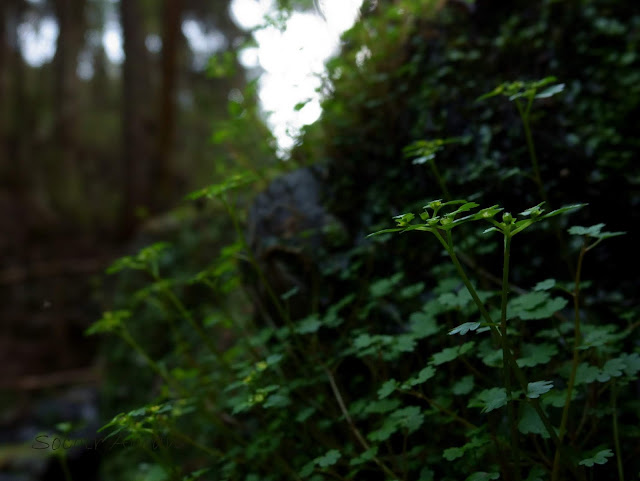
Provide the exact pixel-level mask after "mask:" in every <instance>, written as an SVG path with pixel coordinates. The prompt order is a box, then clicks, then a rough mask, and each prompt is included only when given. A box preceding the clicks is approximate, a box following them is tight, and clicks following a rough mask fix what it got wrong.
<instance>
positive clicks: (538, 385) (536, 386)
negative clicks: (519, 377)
mask: <svg viewBox="0 0 640 481" xmlns="http://www.w3.org/2000/svg"><path fill="white" fill-rule="evenodd" d="M551 389H553V382H552V381H535V382H530V383H529V385H528V386H527V397H528V398H530V399H535V398H539V397H540V395H541V394H544V393H546V392H548V391H551Z"/></svg>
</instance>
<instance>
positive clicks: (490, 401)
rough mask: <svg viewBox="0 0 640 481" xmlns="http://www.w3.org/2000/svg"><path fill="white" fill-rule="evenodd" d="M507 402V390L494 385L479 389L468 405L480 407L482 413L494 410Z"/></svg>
mask: <svg viewBox="0 0 640 481" xmlns="http://www.w3.org/2000/svg"><path fill="white" fill-rule="evenodd" d="M506 404H507V391H506V390H505V389H504V388H503V387H494V388H491V389H485V390H484V391H480V392H479V393H478V394H477V395H476V396H475V398H474V399H472V400H471V401H470V402H469V407H480V408H482V412H483V413H488V412H491V411H494V410H496V409H498V408H501V407H502V406H505V405H506Z"/></svg>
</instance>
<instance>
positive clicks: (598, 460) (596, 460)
mask: <svg viewBox="0 0 640 481" xmlns="http://www.w3.org/2000/svg"><path fill="white" fill-rule="evenodd" d="M612 456H613V451H611V450H610V449H603V450H602V451H598V452H597V453H596V454H595V455H593V456H592V457H590V458H585V459H583V460H582V461H580V462H579V463H578V464H579V465H580V466H586V467H588V468H591V467H593V465H594V464H605V463H606V462H607V458H610V457H612Z"/></svg>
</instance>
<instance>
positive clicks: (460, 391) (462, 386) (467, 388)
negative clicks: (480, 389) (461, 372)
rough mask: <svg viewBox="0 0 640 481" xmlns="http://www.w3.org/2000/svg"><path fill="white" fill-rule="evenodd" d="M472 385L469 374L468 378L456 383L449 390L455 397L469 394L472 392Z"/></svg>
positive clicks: (465, 377) (471, 378)
mask: <svg viewBox="0 0 640 481" xmlns="http://www.w3.org/2000/svg"><path fill="white" fill-rule="evenodd" d="M473 385H474V380H473V375H471V374H469V375H468V376H464V377H463V378H461V379H460V380H459V381H458V382H456V383H455V384H454V385H453V387H452V388H451V392H452V393H453V394H455V395H456V396H462V395H465V394H469V393H470V392H471V391H472V390H473Z"/></svg>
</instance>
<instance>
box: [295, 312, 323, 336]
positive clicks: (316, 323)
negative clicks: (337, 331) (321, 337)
mask: <svg viewBox="0 0 640 481" xmlns="http://www.w3.org/2000/svg"><path fill="white" fill-rule="evenodd" d="M321 326H322V322H320V319H318V317H317V316H316V315H314V314H312V315H310V316H308V317H305V318H304V319H303V320H301V321H300V323H299V324H298V326H297V327H296V332H297V333H298V334H312V333H314V332H317V331H318V329H320V327H321Z"/></svg>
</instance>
